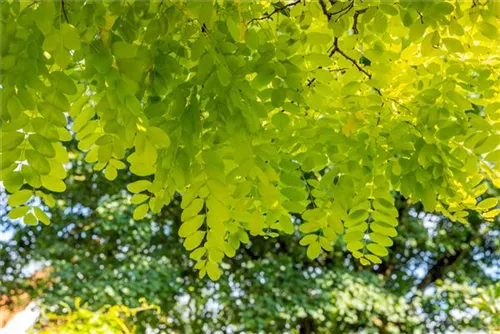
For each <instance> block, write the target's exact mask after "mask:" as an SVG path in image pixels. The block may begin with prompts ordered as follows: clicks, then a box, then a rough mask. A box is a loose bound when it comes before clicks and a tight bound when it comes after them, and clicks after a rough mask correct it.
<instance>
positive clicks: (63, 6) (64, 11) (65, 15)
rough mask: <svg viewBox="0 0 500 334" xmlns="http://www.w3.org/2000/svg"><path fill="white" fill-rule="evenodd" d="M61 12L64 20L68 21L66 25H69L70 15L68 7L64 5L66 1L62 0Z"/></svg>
mask: <svg viewBox="0 0 500 334" xmlns="http://www.w3.org/2000/svg"><path fill="white" fill-rule="evenodd" d="M61 11H62V12H63V14H64V18H65V19H66V23H69V19H68V13H66V7H65V4H64V0H61Z"/></svg>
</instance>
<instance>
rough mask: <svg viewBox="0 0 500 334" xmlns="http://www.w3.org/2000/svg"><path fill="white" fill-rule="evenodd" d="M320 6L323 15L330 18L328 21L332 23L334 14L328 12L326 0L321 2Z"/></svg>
mask: <svg viewBox="0 0 500 334" xmlns="http://www.w3.org/2000/svg"><path fill="white" fill-rule="evenodd" d="M330 3H331V2H330ZM319 5H320V6H321V9H322V10H323V14H325V16H326V17H327V18H328V21H330V19H331V18H332V14H331V13H330V12H329V11H328V9H326V3H325V0H319ZM332 5H333V4H332Z"/></svg>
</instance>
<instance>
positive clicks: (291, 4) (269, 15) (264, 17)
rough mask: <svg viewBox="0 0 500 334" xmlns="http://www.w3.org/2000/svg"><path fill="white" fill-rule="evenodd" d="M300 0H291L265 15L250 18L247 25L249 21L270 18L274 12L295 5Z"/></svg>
mask: <svg viewBox="0 0 500 334" xmlns="http://www.w3.org/2000/svg"><path fill="white" fill-rule="evenodd" d="M300 1H301V0H295V1H294V2H291V3H289V4H287V5H285V6H283V7H280V8H275V9H274V10H273V11H272V12H271V13H267V14H266V15H263V16H261V17H256V18H253V19H251V20H250V21H248V23H247V25H249V24H250V23H252V22H254V21H262V20H272V17H271V16H273V15H274V14H276V13H278V12H281V11H282V10H284V9H287V8H290V7H293V6H295V5H296V4H298V3H300Z"/></svg>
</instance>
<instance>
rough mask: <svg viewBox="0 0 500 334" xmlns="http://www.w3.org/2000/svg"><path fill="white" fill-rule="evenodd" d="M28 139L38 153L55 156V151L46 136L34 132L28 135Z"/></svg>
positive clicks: (50, 156)
mask: <svg viewBox="0 0 500 334" xmlns="http://www.w3.org/2000/svg"><path fill="white" fill-rule="evenodd" d="M28 141H29V142H30V144H31V146H33V148H34V149H35V150H36V151H37V152H38V153H41V154H43V155H44V156H46V157H49V158H53V157H55V155H56V151H55V150H54V147H53V146H52V144H51V143H50V141H49V140H48V139H47V138H45V137H43V136H40V135H39V134H36V133H35V134H31V135H30V136H29V137H28Z"/></svg>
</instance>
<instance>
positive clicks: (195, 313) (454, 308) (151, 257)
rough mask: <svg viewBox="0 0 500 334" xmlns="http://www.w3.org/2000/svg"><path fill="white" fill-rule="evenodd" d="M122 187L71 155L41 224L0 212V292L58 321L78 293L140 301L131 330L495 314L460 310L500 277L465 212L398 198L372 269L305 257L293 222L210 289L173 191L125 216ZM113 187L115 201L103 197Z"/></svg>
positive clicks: (446, 322) (356, 328) (459, 323)
mask: <svg viewBox="0 0 500 334" xmlns="http://www.w3.org/2000/svg"><path fill="white" fill-rule="evenodd" d="M69 147H70V149H71V150H73V149H75V148H74V147H73V146H71V145H70V146H69ZM132 178H133V176H131V175H127V173H121V174H120V175H118V177H117V179H115V180H114V181H113V182H111V181H109V180H107V179H105V177H104V176H103V175H100V174H96V173H94V171H93V169H92V166H91V165H89V164H88V163H85V162H84V161H83V158H82V157H81V154H76V156H75V159H74V160H72V164H71V166H70V169H69V170H68V178H67V183H68V189H67V191H66V192H65V193H64V194H56V195H55V197H56V201H57V206H55V207H54V208H50V209H49V210H48V212H47V213H48V215H49V216H50V217H51V220H52V224H51V225H49V226H41V225H38V226H25V225H23V224H22V223H20V222H19V221H15V220H14V221H12V220H10V219H9V218H8V216H7V214H6V210H7V208H4V207H3V206H0V207H1V209H0V218H1V219H2V221H1V223H0V227H1V228H2V230H1V231H2V232H6V233H10V232H11V233H13V236H12V238H11V239H9V240H5V241H3V242H2V241H0V259H1V261H0V273H3V274H2V275H1V276H0V281H1V282H2V284H0V295H3V294H7V295H9V294H10V295H14V294H16V293H22V292H27V293H29V294H30V296H32V298H36V299H37V300H40V301H41V302H43V303H44V304H46V305H49V306H52V307H53V308H51V310H52V312H54V313H55V314H63V315H64V308H63V307H58V305H59V302H60V301H63V302H65V303H67V304H70V305H72V304H73V302H74V298H76V297H81V298H82V299H83V300H85V301H86V302H88V303H89V310H92V311H97V312H99V309H101V308H102V307H104V306H105V305H127V306H128V307H131V308H136V307H141V303H140V301H139V299H140V298H141V297H144V298H146V300H147V301H148V302H149V303H151V304H154V305H158V306H159V307H161V313H160V314H156V313H154V312H141V313H139V314H137V315H136V316H135V317H134V323H135V324H136V325H137V327H138V331H139V332H145V330H146V329H147V328H148V327H151V328H153V329H155V331H156V332H157V333H172V332H179V333H213V332H217V331H222V332H228V331H231V330H232V331H234V332H237V333H238V332H243V331H245V332H250V333H259V332H264V333H276V332H280V333H281V332H283V329H286V330H287V331H288V332H290V333H296V332H298V333H313V332H315V333H331V332H342V333H345V332H361V331H364V332H367V333H379V332H383V331H386V332H388V333H428V332H433V333H446V332H450V331H456V332H462V331H464V330H471V329H482V330H484V329H486V328H487V326H490V324H491V323H492V322H491V320H490V319H491V318H492V316H493V314H490V313H488V312H484V311H483V310H480V311H477V310H476V311H472V310H474V309H475V307H471V306H469V305H468V304H466V302H465V301H466V300H471V299H473V298H475V297H476V295H477V294H478V291H477V288H478V287H485V288H487V287H488V286H490V285H492V284H493V282H494V281H495V279H497V278H498V277H499V275H500V272H499V271H498V268H500V253H499V252H498V249H500V244H499V242H500V239H499V238H498V235H499V233H500V230H499V227H500V225H499V224H497V223H492V222H488V221H483V220H481V219H480V217H479V216H477V215H475V214H471V217H470V219H469V223H468V224H465V225H464V224H456V223H453V222H451V221H450V220H449V219H447V218H446V217H443V216H435V215H431V214H428V213H425V212H424V211H422V207H421V206H420V205H418V204H417V205H410V204H409V202H408V201H407V200H406V199H405V198H403V197H401V196H396V201H395V203H396V205H397V207H398V210H399V211H400V214H399V217H400V218H399V219H400V220H401V224H400V225H399V226H398V232H399V235H398V236H397V237H396V238H395V239H394V244H393V246H391V247H390V248H389V252H390V256H389V257H388V259H387V261H385V262H384V263H382V264H380V265H377V266H374V267H368V268H362V266H360V264H359V263H358V262H357V261H356V259H355V258H353V257H352V255H350V252H349V251H348V250H347V248H346V244H345V243H344V242H343V241H342V240H337V243H336V244H335V248H334V249H335V251H333V252H330V253H323V254H321V255H320V256H319V257H318V258H317V259H316V260H314V261H312V260H310V259H309V258H308V257H307V250H306V249H305V248H304V247H302V246H300V245H299V241H300V239H301V238H302V236H301V234H300V233H299V232H298V231H297V229H298V227H299V226H300V219H299V217H297V218H296V219H295V220H294V233H293V234H291V235H281V236H279V237H277V238H274V239H265V238H260V237H256V238H252V240H251V241H250V242H249V244H247V245H245V246H244V247H242V248H241V251H240V252H239V254H237V255H236V256H235V257H234V258H226V259H224V261H223V263H222V264H221V268H222V270H223V272H224V275H222V276H221V278H220V279H219V280H218V281H217V282H216V283H214V282H212V281H210V280H199V279H198V278H197V275H196V273H195V272H193V271H192V270H191V269H190V267H191V266H192V265H193V264H194V261H192V260H190V259H189V254H186V252H185V251H184V248H183V245H182V240H179V238H178V237H177V231H178V229H179V227H180V226H181V225H182V221H181V218H180V217H181V215H182V210H181V208H180V203H181V202H180V200H181V198H180V196H176V197H175V198H174V200H173V201H172V202H171V203H170V204H169V206H168V207H167V208H165V209H164V210H162V212H161V214H159V215H156V214H155V215H150V214H148V216H147V220H143V221H135V220H133V218H132V215H133V210H134V208H133V206H130V202H129V201H130V199H131V197H132V196H131V195H129V194H127V193H126V192H120V191H119V189H121V188H122V185H124V184H126V183H128V182H130V181H131V180H132V181H133V179H132ZM112 187H116V188H117V189H118V190H117V193H119V194H118V195H112V196H110V188H112ZM112 193H114V192H112ZM488 196H490V197H494V196H498V192H495V191H494V190H493V189H490V190H489V191H488ZM271 241H274V242H271ZM40 266H46V267H47V268H50V271H49V272H50V278H48V279H40V280H37V281H36V284H33V279H32V278H30V275H31V273H30V272H28V273H26V269H27V268H30V267H35V268H37V267H38V268H40ZM26 275H27V276H26ZM456 312H462V313H459V317H457V316H456ZM462 314H466V315H467V316H463V315H462ZM492 328H494V327H492Z"/></svg>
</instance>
